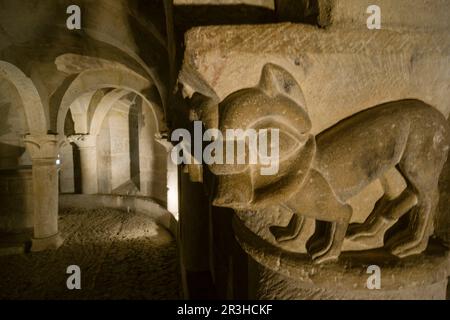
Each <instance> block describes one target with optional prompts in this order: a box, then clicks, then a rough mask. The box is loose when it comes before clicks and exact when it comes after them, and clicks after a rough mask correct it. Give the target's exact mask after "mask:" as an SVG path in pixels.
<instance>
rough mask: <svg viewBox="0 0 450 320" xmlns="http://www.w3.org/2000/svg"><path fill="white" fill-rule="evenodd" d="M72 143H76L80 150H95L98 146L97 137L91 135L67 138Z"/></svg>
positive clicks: (77, 135) (76, 135) (75, 135)
mask: <svg viewBox="0 0 450 320" xmlns="http://www.w3.org/2000/svg"><path fill="white" fill-rule="evenodd" d="M67 140H68V141H69V142H70V143H74V144H76V145H77V147H78V148H80V149H86V148H95V147H96V146H97V136H96V135H91V134H74V135H71V136H69V137H68V138H67Z"/></svg>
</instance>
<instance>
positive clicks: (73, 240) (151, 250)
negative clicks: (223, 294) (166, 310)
mask: <svg viewBox="0 0 450 320" xmlns="http://www.w3.org/2000/svg"><path fill="white" fill-rule="evenodd" d="M60 229H61V234H62V235H63V237H64V238H65V242H64V245H63V246H62V247H61V248H59V249H58V250H57V251H53V252H44V253H29V254H26V255H14V256H0V299H177V298H178V297H179V292H180V289H179V276H178V269H177V259H176V252H177V251H176V244H175V241H174V239H173V237H172V236H171V235H170V233H169V232H168V231H166V230H165V229H164V228H162V227H160V226H158V225H157V224H156V223H155V222H154V221H153V220H152V219H150V218H148V217H147V216H145V215H142V214H136V213H126V212H120V211H117V210H109V209H98V210H83V209H71V210H66V211H65V212H62V213H61V214H60ZM69 265H78V266H79V267H80V268H81V287H82V289H81V290H72V291H71V290H68V289H67V286H66V281H67V278H68V277H69V276H70V275H68V274H66V270H67V267H68V266H69Z"/></svg>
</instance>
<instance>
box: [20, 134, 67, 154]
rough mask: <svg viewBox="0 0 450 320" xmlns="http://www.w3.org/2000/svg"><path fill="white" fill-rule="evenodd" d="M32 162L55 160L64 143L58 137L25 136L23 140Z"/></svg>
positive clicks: (49, 135)
mask: <svg viewBox="0 0 450 320" xmlns="http://www.w3.org/2000/svg"><path fill="white" fill-rule="evenodd" d="M24 142H25V145H26V147H27V150H28V152H30V155H31V158H32V159H33V160H46V159H47V160H53V159H54V160H56V158H57V157H58V151H59V148H60V147H61V146H62V144H63V143H64V141H62V140H61V139H60V137H59V136H58V135H51V134H48V135H27V136H26V137H25V139H24Z"/></svg>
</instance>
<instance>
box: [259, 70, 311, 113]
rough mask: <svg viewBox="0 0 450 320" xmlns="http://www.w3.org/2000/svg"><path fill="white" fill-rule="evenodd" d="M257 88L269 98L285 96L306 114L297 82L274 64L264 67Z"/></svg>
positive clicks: (303, 98) (303, 100) (302, 96)
mask: <svg viewBox="0 0 450 320" xmlns="http://www.w3.org/2000/svg"><path fill="white" fill-rule="evenodd" d="M259 88H260V89H261V90H262V91H264V92H265V93H266V94H267V95H268V96H271V97H274V96H276V95H279V94H281V95H285V96H287V97H288V98H290V99H291V100H293V101H295V102H296V103H297V104H298V105H299V106H301V107H302V108H303V109H304V110H305V111H306V112H308V110H307V108H306V101H305V97H304V95H303V92H302V89H300V86H299V85H298V83H297V81H296V80H295V79H294V77H293V76H292V75H291V74H290V73H289V72H287V71H286V70H285V69H283V68H282V67H280V66H277V65H276V64H273V63H268V64H266V65H265V66H264V68H263V70H262V74H261V80H260V82H259Z"/></svg>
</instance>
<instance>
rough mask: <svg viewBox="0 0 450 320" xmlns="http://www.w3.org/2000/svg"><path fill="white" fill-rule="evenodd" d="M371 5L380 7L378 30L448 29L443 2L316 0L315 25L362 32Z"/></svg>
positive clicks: (447, 9)
mask: <svg viewBox="0 0 450 320" xmlns="http://www.w3.org/2000/svg"><path fill="white" fill-rule="evenodd" d="M371 5H377V6H378V7H380V10H381V27H382V29H391V30H399V31H401V30H404V31H411V30H431V31H436V30H442V31H445V30H446V29H448V27H449V26H450V25H449V21H448V15H447V12H449V10H450V4H449V2H448V1H446V0H436V1H423V0H396V1H390V0H379V1H376V2H374V1H371V0H318V8H319V23H320V25H322V26H324V27H331V28H353V29H362V28H365V27H366V23H367V18H368V17H369V15H370V13H368V12H367V8H368V7H369V6H371Z"/></svg>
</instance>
